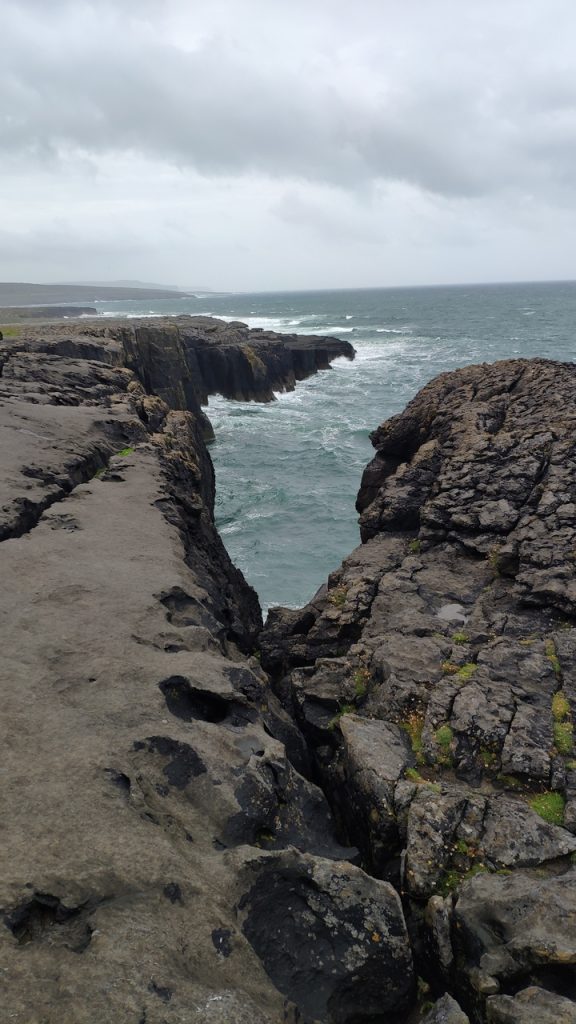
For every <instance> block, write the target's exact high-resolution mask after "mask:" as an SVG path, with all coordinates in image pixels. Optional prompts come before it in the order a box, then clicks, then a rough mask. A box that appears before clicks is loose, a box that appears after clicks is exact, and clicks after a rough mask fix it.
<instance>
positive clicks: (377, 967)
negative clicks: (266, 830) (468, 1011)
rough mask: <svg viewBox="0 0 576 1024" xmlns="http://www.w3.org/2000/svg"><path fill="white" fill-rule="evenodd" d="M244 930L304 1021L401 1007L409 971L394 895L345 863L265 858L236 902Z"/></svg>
mask: <svg viewBox="0 0 576 1024" xmlns="http://www.w3.org/2000/svg"><path fill="white" fill-rule="evenodd" d="M240 909H241V911H242V912H243V913H244V914H245V915H246V917H245V919H244V923H243V925H242V930H243V932H244V934H245V935H246V937H247V938H248V941H249V942H250V944H251V945H252V946H253V948H254V949H255V950H256V952H257V953H258V955H259V957H260V959H261V960H262V962H263V964H264V966H265V968H266V971H267V973H268V974H269V975H270V977H271V978H272V980H273V982H274V984H275V985H276V987H277V988H278V989H279V990H280V991H281V992H283V993H284V994H285V995H286V996H288V997H289V998H290V999H291V1000H292V1001H293V1002H294V1003H295V1004H296V1005H297V1006H298V1007H299V1008H300V1010H301V1012H302V1013H303V1014H304V1021H305V1022H307V1021H308V1022H310V1024H312V1022H313V1021H315V1020H330V1021H334V1024H343V1022H345V1021H351V1020H353V1021H355V1022H357V1024H360V1022H362V1021H375V1020H382V1019H386V1015H388V1014H390V1013H391V1012H395V1013H397V1014H399V1013H401V1012H402V1010H404V1009H406V1008H407V1007H408V1006H409V1004H410V1001H411V999H412V997H413V971H412V960H411V955H410V949H409V945H408V942H407V935H406V926H405V924H404V918H403V915H402V908H401V904H400V900H399V897H398V895H397V893H396V892H395V891H394V889H393V888H392V886H390V885H387V884H386V883H385V882H377V881H376V880H375V879H373V878H369V877H368V876H367V875H365V874H364V872H363V871H360V870H359V869H358V868H354V867H352V865H351V864H344V865H339V866H338V867H337V868H336V867H335V865H334V864H333V863H330V862H329V861H324V862H322V861H319V860H315V861H313V860H308V859H304V858H298V859H297V860H296V859H295V858H294V856H293V855H291V854H282V855H281V856H280V857H279V858H274V859H271V860H270V861H269V862H268V863H267V864H265V865H264V866H263V868H262V869H261V870H260V873H259V875H258V878H257V880H256V881H255V883H254V885H253V886H252V888H251V890H250V892H249V893H247V894H246V895H245V896H244V897H243V899H242V901H241V903H240Z"/></svg>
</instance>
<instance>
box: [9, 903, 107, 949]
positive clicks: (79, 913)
mask: <svg viewBox="0 0 576 1024" xmlns="http://www.w3.org/2000/svg"><path fill="white" fill-rule="evenodd" d="M87 913H88V911H87V909H86V907H85V906H80V907H68V906H65V904H64V903H62V901H61V900H60V899H58V897H56V896H50V895H48V894H47V893H36V894H35V895H34V897H33V898H32V899H30V900H28V901H27V902H25V903H22V904H20V905H19V906H17V907H15V908H14V909H13V910H10V911H8V912H6V911H5V912H4V924H5V925H6V927H7V928H8V930H9V931H11V932H12V935H13V936H14V938H15V939H16V941H17V942H18V944H19V945H20V946H24V945H27V944H28V943H39V942H50V943H51V944H52V945H54V944H56V945H62V946H65V947H66V948H67V949H69V950H71V951H72V952H73V953H83V952H84V950H85V949H87V947H88V946H89V944H90V940H91V938H92V928H91V927H90V925H89V924H88V923H87V921H86V917H87Z"/></svg>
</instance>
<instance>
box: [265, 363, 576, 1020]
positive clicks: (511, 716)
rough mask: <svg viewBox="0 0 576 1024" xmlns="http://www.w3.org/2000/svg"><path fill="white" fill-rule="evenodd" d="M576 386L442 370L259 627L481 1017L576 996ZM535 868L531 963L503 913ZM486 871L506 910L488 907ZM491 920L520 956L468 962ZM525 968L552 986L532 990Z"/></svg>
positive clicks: (388, 430) (381, 441) (466, 1001)
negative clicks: (568, 931)
mask: <svg viewBox="0 0 576 1024" xmlns="http://www.w3.org/2000/svg"><path fill="white" fill-rule="evenodd" d="M575 390H576V366H574V365H573V364H561V363H555V362H552V361H549V360H530V361H527V360H512V361H507V362H502V363H496V364H494V365H492V366H489V365H482V366H472V367H466V368H465V369H463V370H458V371H456V372H454V373H450V374H444V375H442V376H440V377H438V378H436V379H435V380H434V381H432V382H431V383H430V384H429V385H427V386H426V387H425V388H424V389H423V390H422V391H421V392H420V393H419V394H418V395H417V396H416V398H415V399H414V400H413V401H412V402H411V403H410V404H409V405H408V406H407V408H406V410H405V411H404V412H403V413H401V414H399V415H398V416H395V417H393V418H392V419H390V420H388V421H387V422H385V423H384V424H382V426H380V427H379V428H378V429H377V430H376V431H375V432H374V433H373V435H372V442H373V444H374V447H375V449H376V453H375V457H374V459H373V460H372V462H371V463H370V465H369V466H368V467H367V469H366V471H365V473H364V476H363V479H362V485H361V488H360V492H359V495H358V502H357V508H358V511H359V512H360V531H361V538H362V541H363V543H362V544H361V546H360V547H359V548H357V549H356V551H354V552H352V554H351V555H350V556H349V557H348V558H347V559H346V560H345V561H344V562H343V564H342V566H341V568H340V569H338V570H336V571H335V572H334V573H332V574H331V576H330V577H329V579H328V581H327V583H326V585H325V586H324V587H323V588H322V589H321V590H320V591H319V592H318V594H317V595H316V596H315V598H314V599H313V600H312V601H311V602H310V604H308V605H307V606H306V607H305V608H302V609H282V608H276V609H273V610H272V611H271V612H270V614H269V616H268V620H267V623H266V626H265V629H264V631H263V634H262V636H261V648H262V664H263V666H264V667H265V668H266V669H267V670H268V671H270V672H271V674H272V679H273V686H274V689H275V692H276V693H277V694H278V696H279V698H280V699H281V700H282V701H283V703H284V706H285V707H286V708H287V709H289V710H290V712H291V714H292V715H293V716H294V718H295V719H296V721H297V722H298V724H299V726H300V728H301V730H302V732H303V733H304V735H305V737H306V739H307V741H308V744H309V746H310V748H311V751H312V753H313V763H314V767H315V771H316V773H317V777H318V778H319V779H320V780H321V784H322V786H323V788H324V790H325V792H326V793H327V794H328V797H329V799H330V802H331V805H332V807H333V809H334V813H335V815H336V818H337V820H338V821H339V822H340V823H341V825H342V827H343V828H344V830H345V834H346V835H347V837H348V840H349V841H350V842H353V843H354V844H355V845H357V846H358V847H359V849H360V850H361V852H362V856H363V863H364V864H365V865H367V866H368V867H369V870H371V871H372V872H373V873H374V874H376V876H377V877H380V878H386V879H388V880H389V881H392V882H393V884H394V885H395V886H396V887H397V888H398V890H399V891H401V892H402V893H403V895H404V898H405V907H406V909H407V912H408V917H409V921H410V922H411V928H412V936H413V941H414V943H415V948H416V949H417V950H418V951H419V953H420V967H419V969H420V970H421V971H422V972H423V973H424V975H425V976H426V977H427V978H429V980H430V982H431V984H432V987H433V989H434V986H435V985H437V984H438V976H440V977H441V978H442V979H443V983H444V986H445V988H446V987H448V988H449V989H450V991H451V992H452V994H453V995H454V996H455V997H456V998H457V999H458V1000H459V1001H460V1002H461V1004H462V1009H463V1011H464V1012H466V1013H467V1014H468V1015H469V1017H470V1020H472V1021H473V1022H475V1024H476V1022H484V1021H486V1020H488V1019H489V1020H492V1019H494V1020H500V1019H502V1020H511V1021H512V1020H514V1021H515V1020H518V1021H520V1020H524V1019H528V1017H527V1016H526V1013H528V1011H527V1010H525V1005H526V1006H527V1005H528V1004H530V1006H532V1010H533V1013H534V1016H533V1017H532V1018H530V1019H531V1020H532V1019H533V1020H534V1021H538V1020H540V1019H541V1020H542V1021H545V1020H547V1019H548V1018H547V1017H546V1012H547V1011H546V1010H545V1009H544V1008H542V1009H540V1008H539V1007H540V1003H539V1002H538V999H540V1002H542V1001H544V1002H545V1001H546V999H548V995H546V993H548V994H549V998H550V999H551V1000H552V1001H553V999H554V998H557V999H562V1000H563V1001H564V1002H563V1003H562V1007H563V1009H562V1012H565V1007H564V1004H565V1003H566V1001H567V1000H572V1001H574V1000H576V990H575V989H574V985H573V978H574V977H575V975H574V959H573V953H572V952H570V953H568V952H566V953H565V954H564V953H562V956H560V954H558V958H557V959H555V956H554V954H553V952H552V947H553V944H554V942H555V941H556V940H558V941H559V940H560V936H562V935H563V934H564V929H565V922H566V921H567V920H569V921H570V927H572V928H575V929H576V921H575V920H574V917H573V914H574V907H573V898H572V890H571V888H570V885H569V879H572V877H573V870H574V869H573V867H572V861H573V857H574V854H575V852H576V759H575V752H574V746H573V730H574V716H575V713H576V628H575V626H574V619H575V616H576V589H575V588H576V584H575V580H576V575H575V565H576V561H575V558H576V515H575V513H576V458H575V455H576V445H575V443H574V428H575V426H576V406H575V404H574V394H575ZM363 735H364V736H366V737H368V736H369V735H370V736H371V741H367V742H361V741H360V737H362V736H363ZM399 743H401V747H400V748H399ZM399 749H400V750H401V751H402V756H399ZM526 872H532V874H526ZM467 879H471V881H467ZM528 879H529V880H530V882H528ZM516 880H517V882H516ZM515 884H518V885H519V886H520V887H521V888H522V886H525V887H528V885H530V887H531V889H532V897H530V898H531V899H532V903H530V899H529V898H528V890H527V888H526V893H525V898H526V900H527V904H526V905H527V906H528V905H530V906H532V907H533V910H532V911H531V912H530V914H529V915H528V917H526V916H525V915H524V916H522V920H523V922H524V924H523V929H522V936H521V935H520V933H519V934H518V937H517V939H516V940H515V942H516V943H520V942H523V946H522V955H521V964H520V963H516V961H514V963H515V964H516V966H515V967H514V968H512V966H511V963H512V961H513V960H514V957H515V956H516V953H515V952H513V951H512V949H511V945H510V941H509V940H508V939H507V938H506V935H507V934H508V930H509V929H514V921H515V919H516V918H515V916H514V915H515V914H516V913H518V914H520V910H519V909H518V910H517V911H516V910H514V907H515V906H516V904H514V905H513V904H512V903H511V902H510V901H508V902H505V901H504V900H503V901H502V902H501V903H499V910H498V914H499V915H500V917H499V923H498V925H496V924H495V923H493V922H494V914H495V911H494V900H495V898H496V897H495V894H496V892H499V891H500V888H499V887H504V889H505V890H506V891H508V890H507V889H506V887H507V886H510V887H511V888H510V890H509V892H510V899H512V893H513V892H515V890H514V889H513V887H514V885H515ZM539 885H542V886H547V887H548V888H547V889H546V892H547V894H548V896H547V907H546V906H545V904H546V900H545V899H544V898H542V901H541V904H539V905H538V906H539V909H538V910H537V909H536V905H535V904H534V900H535V899H536V896H535V895H534V894H535V893H537V892H539V889H538V886H539ZM470 886H471V887H472V889H470V888H469V887H470ZM474 887H476V888H474ZM472 891H474V892H478V894H480V895H479V906H480V907H481V908H483V909H482V913H485V915H486V923H480V918H479V917H478V916H475V917H474V921H472V919H471V918H470V919H468V918H467V921H468V925H469V928H468V925H466V926H464V924H463V920H464V919H463V918H462V916H461V911H462V906H463V903H462V901H463V900H465V899H466V898H467V897H466V896H465V893H467V892H472ZM522 892H524V888H522ZM460 893H462V895H460ZM518 906H519V904H518ZM491 908H492V909H491ZM479 913H480V911H479ZM539 914H541V915H542V916H545V923H543V922H541V921H540V920H539ZM483 920H484V919H483ZM489 920H490V924H488V921H489ZM465 927H466V928H468V933H469V941H468V946H467V947H466V949H464V951H463V947H462V945H461V943H462V941H463V934H464V931H465ZM455 929H456V930H455ZM484 929H489V934H490V936H491V938H490V948H491V949H492V947H493V950H492V952H491V954H490V955H491V956H493V957H494V956H496V952H495V951H500V952H499V953H498V955H500V954H501V955H502V957H503V958H504V959H503V961H502V962H503V963H504V961H505V962H506V963H508V967H509V970H508V968H506V969H505V968H504V967H502V969H501V970H500V969H498V970H497V971H496V970H495V971H492V970H491V969H490V970H488V968H487V967H486V966H485V965H484V966H482V965H480V964H478V963H476V965H475V967H472V966H470V964H471V962H473V961H474V957H476V955H477V951H478V949H479V948H481V947H482V945H483V943H484V942H485V938H486V936H485V933H484ZM544 931H545V933H546V940H545V941H546V943H547V946H546V949H547V950H548V953H547V954H546V956H547V957H548V959H549V960H550V963H553V964H554V966H553V967H550V968H547V969H546V970H543V969H542V964H541V960H542V957H543V955H544V954H543V952H542V948H541V946H540V945H539V942H540V941H542V942H544V938H543V932H544ZM575 934H576V930H575ZM454 943H455V948H454ZM564 955H565V956H566V957H567V958H568V959H566V960H563V959H562V957H563V956H564ZM507 958H508V959H507ZM456 962H457V963H458V965H459V970H460V980H458V979H457V978H455V975H454V964H455V963H456ZM564 963H565V964H568V963H569V964H570V965H571V966H570V971H571V972H572V974H571V975H570V973H569V971H568V967H567V968H566V977H567V978H568V977H571V978H572V981H571V982H569V981H567V980H566V979H565V978H564V974H563V970H564V968H563V967H561V966H560V965H561V964H564ZM436 972H437V973H436ZM520 980H523V981H524V984H525V987H526V988H527V989H530V984H533V986H535V987H536V988H537V989H538V990H543V991H544V995H543V996H542V997H538V999H536V996H530V999H528V997H525V999H526V1000H528V1002H527V1003H526V1004H525V1002H524V1001H523V1000H524V997H522V998H520V995H519V994H517V993H518V986H519V984H520ZM530 991H531V990H530ZM441 992H442V990H440V992H439V993H438V994H441ZM490 1000H492V1002H491V1001H490ZM498 1000H500V1002H498ZM530 1000H531V1002H530ZM544 1002H542V1006H544ZM570 1005H571V1006H572V1007H573V1006H575V1005H576V1003H575V1002H572V1003H570ZM489 1006H490V1007H491V1009H488V1007H489ZM559 1012H560V1011H559ZM523 1013H524V1016H522V1014H523ZM487 1014H488V1016H487ZM490 1014H491V1016H490ZM498 1014H500V1016H498ZM506 1014H509V1016H506ZM514 1014H516V1016H514ZM538 1014H540V1016H538ZM558 1019H561V1017H560V1016H559V1018H558Z"/></svg>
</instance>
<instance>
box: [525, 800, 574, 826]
mask: <svg viewBox="0 0 576 1024" xmlns="http://www.w3.org/2000/svg"><path fill="white" fill-rule="evenodd" d="M528 803H529V804H530V807H531V808H532V810H533V811H536V814H539V815H540V817H541V818H543V819H544V821H547V822H548V824H549V825H563V824H564V809H565V807H566V801H565V799H564V797H563V796H562V794H561V793H538V794H537V795H536V796H533V797H532V799H531V800H529V801H528Z"/></svg>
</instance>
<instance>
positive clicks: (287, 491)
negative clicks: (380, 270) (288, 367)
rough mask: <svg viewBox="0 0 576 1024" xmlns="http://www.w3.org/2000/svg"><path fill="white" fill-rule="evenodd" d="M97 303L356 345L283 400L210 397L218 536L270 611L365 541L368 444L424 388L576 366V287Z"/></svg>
mask: <svg viewBox="0 0 576 1024" xmlns="http://www.w3.org/2000/svg"><path fill="white" fill-rule="evenodd" d="M97 305H98V307H99V309H100V310H101V311H102V312H105V313H107V314H109V315H111V314H112V313H115V314H118V313H127V314H128V315H129V314H130V313H132V314H135V313H140V314H142V313H149V312H153V313H168V312H181V313H188V312H189V313H206V314H212V315H214V316H221V317H228V318H231V319H241V320H244V321H245V322H246V323H248V324H249V325H250V326H252V327H263V328H273V329H275V330H279V331H282V330H284V331H287V332H291V333H294V332H296V333H318V334H333V335H336V336H340V337H342V338H346V339H347V340H348V341H350V342H351V343H352V344H353V345H354V347H355V349H356V351H357V355H356V359H355V360H354V362H352V363H351V362H349V361H348V360H345V359H340V360H337V361H336V362H335V363H334V364H333V367H332V369H331V370H329V371H325V372H322V373H320V374H318V375H317V376H316V377H313V378H310V379H309V380H307V381H303V382H301V383H300V384H298V385H297V386H296V390H295V391H294V392H291V393H289V394H285V395H281V396H279V399H278V401H277V402H272V403H270V404H268V405H257V404H255V403H247V402H246V403H245V402H237V403H236V402H228V401H226V400H224V399H222V398H219V397H216V398H212V399H210V405H209V409H208V414H209V416H210V418H211V420H212V422H213V424H214V428H215V431H216V441H215V442H214V443H213V445H212V446H211V454H212V458H213V460H214V465H215V468H216V480H217V507H216V514H217V523H218V527H219V529H220V532H221V534H222V537H223V539H224V542H225V544H226V546H227V548H228V551H229V552H230V555H231V557H232V558H233V560H234V562H235V563H236V564H237V565H238V566H239V567H240V569H242V571H243V573H244V574H245V576H246V578H247V579H248V580H249V582H250V583H251V584H252V585H253V586H254V587H255V589H256V590H257V591H258V594H259V595H260V600H261V602H262V605H263V607H264V609H266V608H268V607H270V605H273V604H279V603H280V604H285V605H293V606H300V605H302V604H304V603H305V602H306V601H307V600H309V599H310V598H311V597H312V596H313V594H314V593H315V591H316V590H317V589H318V587H319V586H320V585H321V584H322V582H323V581H324V580H325V579H326V576H327V575H328V573H329V572H331V571H332V570H333V569H335V568H337V566H338V565H339V564H340V562H341V560H342V558H343V557H344V556H345V555H346V554H348V552H349V551H351V550H352V548H354V547H355V546H356V545H357V544H358V542H359V536H358V527H357V516H356V512H355V510H354V501H355V498H356V493H357V491H358V486H359V483H360V477H361V474H362V470H363V468H364V466H365V465H366V463H367V462H368V460H369V459H370V458H371V454H372V447H371V445H370V441H369V438H368V434H369V432H370V431H371V430H373V429H374V428H375V427H376V426H377V425H378V424H379V423H381V422H382V420H384V419H386V418H387V417H388V416H391V415H393V414H394V413H396V412H399V411H400V410H401V409H403V408H404V406H405V405H406V403H407V402H408V401H409V400H410V399H411V398H412V397H413V396H414V394H415V393H416V392H417V391H418V390H419V388H421V387H422V386H423V385H424V384H425V383H426V382H427V381H429V380H430V379H431V378H432V377H434V376H435V375H436V374H438V373H441V372H442V371H444V370H451V369H455V368H456V367H459V366H464V365H466V364H469V363H477V362H484V361H488V362H491V361H493V360H496V359H504V358H509V357H514V356H535V355H540V356H547V357H549V358H553V359H564V360H569V361H573V360H574V359H576V343H575V325H576V283H559V284H525V285H482V286H480V285H477V286H462V287H457V288H414V289H409V288H404V289H370V290H355V291H333V292H300V293H287V292H286V293H279V294H261V295H236V296H220V297H206V298H202V299H193V300H175V301H174V302H173V303H166V302H163V303H153V304H151V305H150V306H148V307H146V308H145V307H143V306H137V305H135V304H134V303H121V304H119V305H116V306H115V307H112V306H111V304H109V303H98V304H97ZM120 306H122V309H120ZM551 397H552V396H551Z"/></svg>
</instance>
